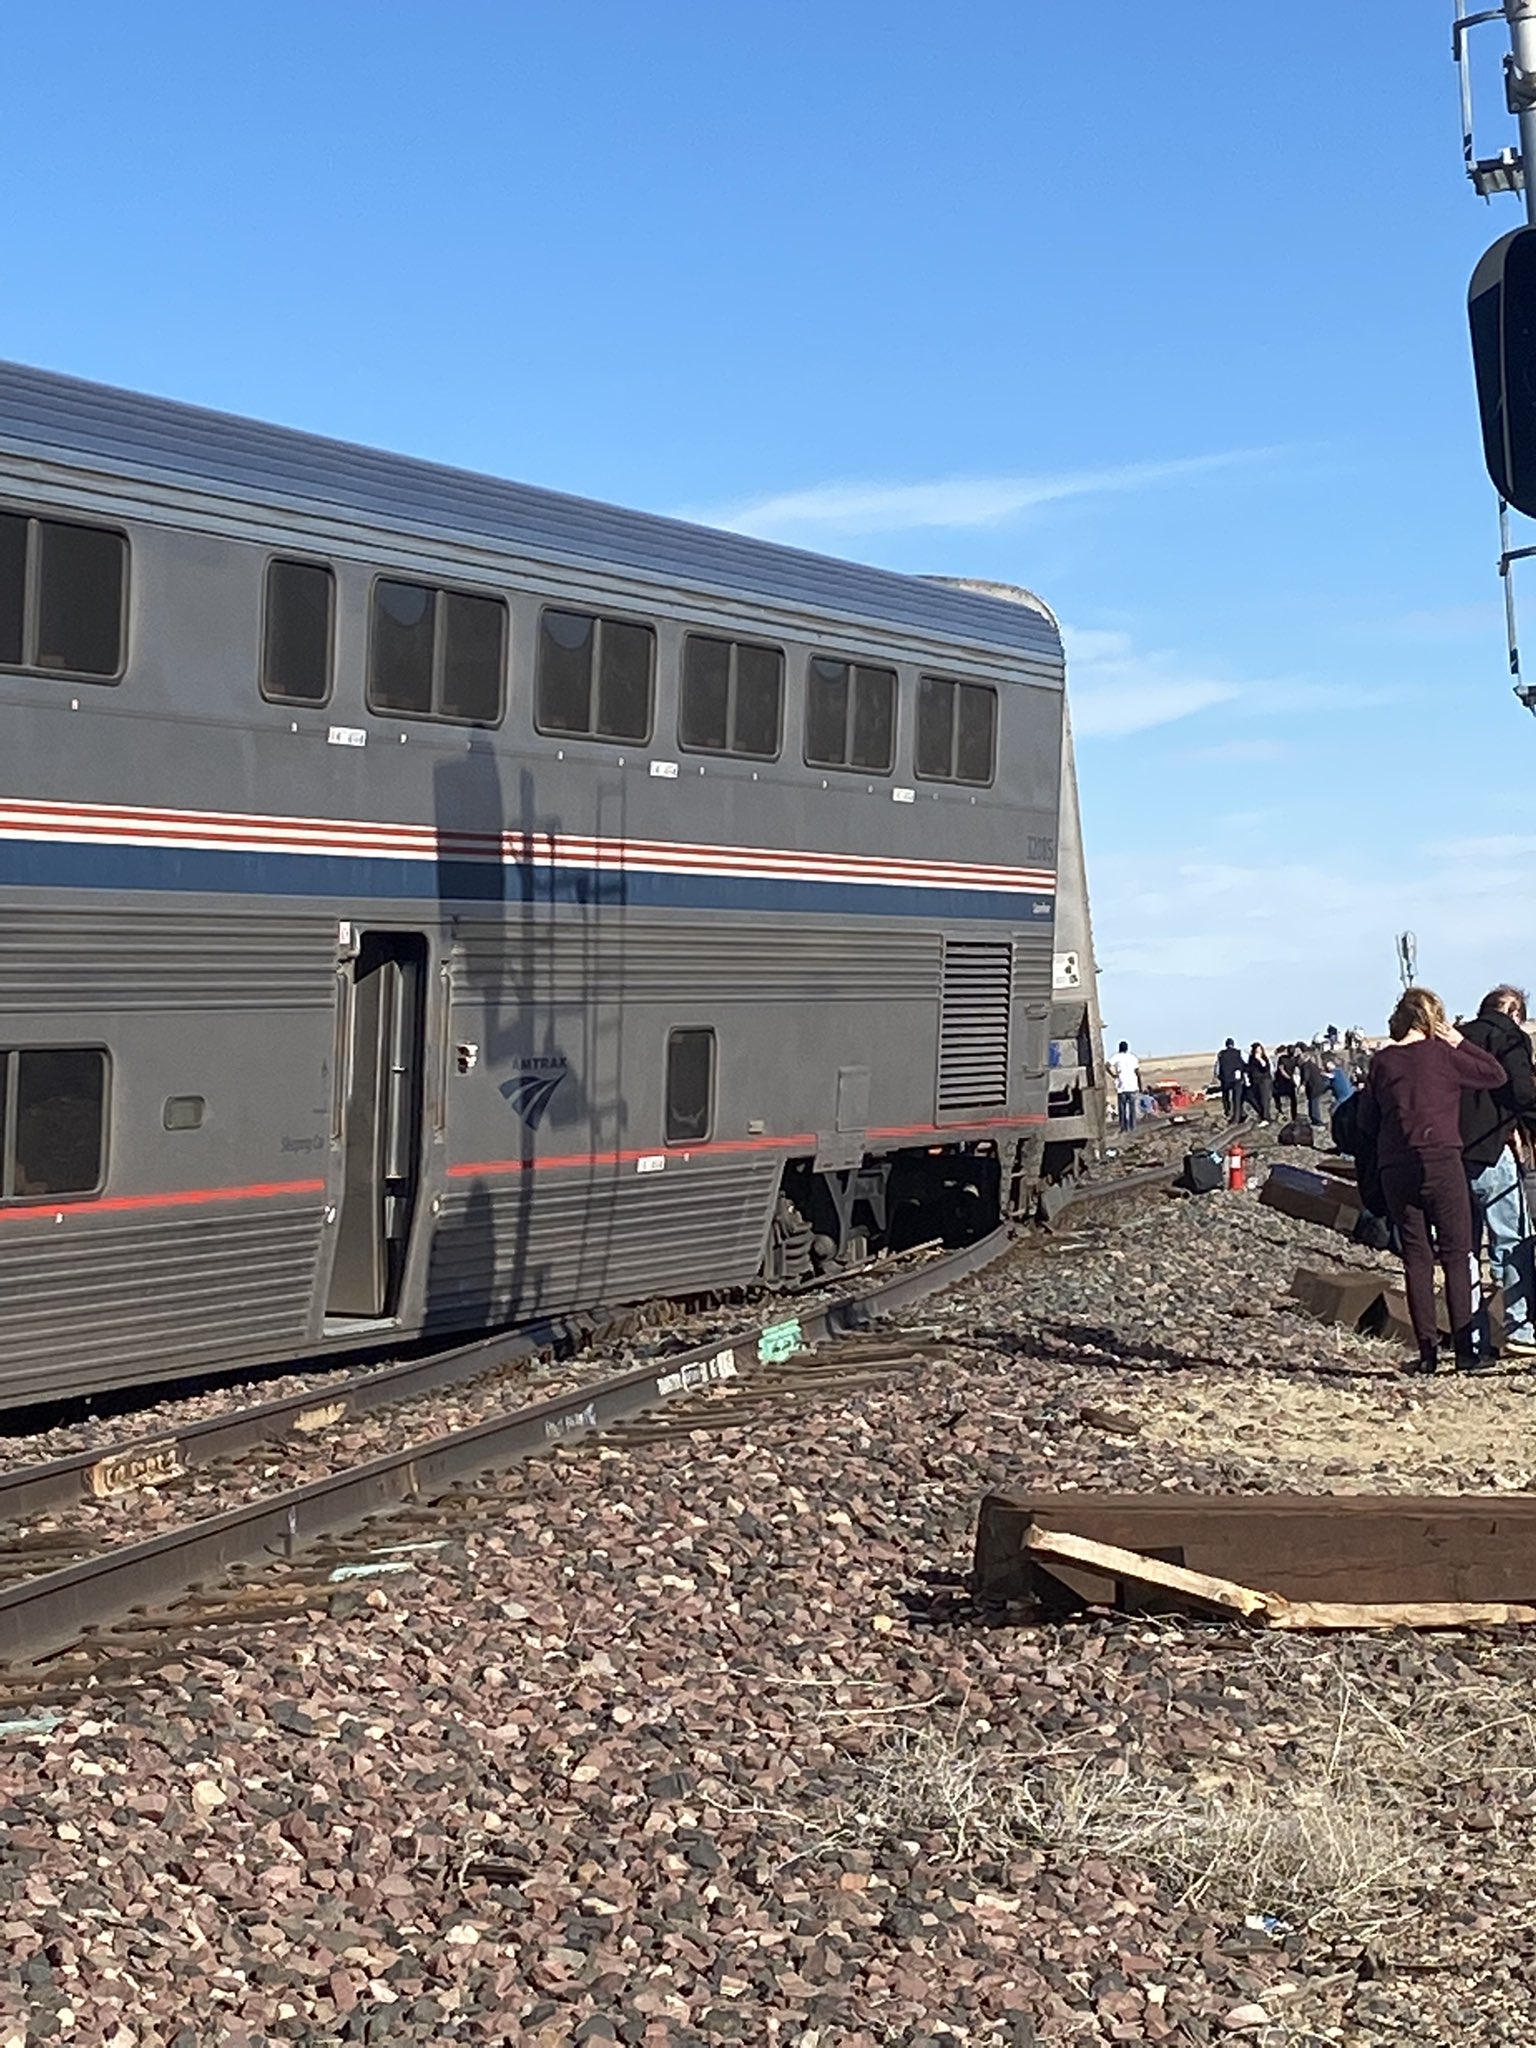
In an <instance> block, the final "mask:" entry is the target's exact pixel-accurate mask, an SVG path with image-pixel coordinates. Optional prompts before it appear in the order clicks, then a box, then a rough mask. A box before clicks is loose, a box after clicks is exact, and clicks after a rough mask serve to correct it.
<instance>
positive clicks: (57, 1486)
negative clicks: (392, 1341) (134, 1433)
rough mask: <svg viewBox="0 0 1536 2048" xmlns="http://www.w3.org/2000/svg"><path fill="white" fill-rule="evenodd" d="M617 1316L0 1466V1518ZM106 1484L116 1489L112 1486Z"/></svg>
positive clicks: (605, 1327) (533, 1332)
mask: <svg viewBox="0 0 1536 2048" xmlns="http://www.w3.org/2000/svg"><path fill="white" fill-rule="evenodd" d="M618 1320H619V1319H618V1317H617V1316H616V1315H612V1314H610V1313H609V1312H606V1311H603V1310H598V1311H595V1312H588V1313H586V1314H584V1315H574V1316H565V1317H558V1318H555V1319H553V1320H550V1321H540V1322H537V1323H529V1324H525V1325H521V1326H519V1327H518V1328H516V1329H511V1330H500V1331H497V1332H495V1333H494V1334H492V1335H491V1336H488V1337H487V1336H482V1337H476V1338H474V1339H473V1340H472V1341H471V1342H469V1343H467V1344H457V1345H455V1346H454V1347H453V1348H452V1349H451V1350H448V1351H434V1352H432V1353H430V1354H429V1355H428V1356H427V1357H425V1358H416V1359H407V1360H406V1361H405V1362H404V1363H403V1364H400V1365H389V1366H381V1367H380V1368H379V1369H378V1370H377V1371H375V1372H360V1373H353V1374H352V1375H350V1376H349V1377H348V1378H345V1379H338V1380H336V1381H335V1382H334V1383H333V1384H331V1385H327V1384H326V1383H325V1382H324V1381H323V1380H322V1381H320V1382H319V1383H318V1384H316V1385H314V1386H311V1387H307V1388H305V1389H303V1390H302V1391H301V1392H299V1393H297V1394H284V1395H281V1396H279V1397H278V1398H277V1399H275V1400H271V1401H262V1402H259V1403H258V1404H257V1405H256V1406H255V1407H250V1408H236V1409H232V1410H231V1411H230V1412H229V1413H228V1414H225V1415H213V1416H209V1417H208V1418H207V1419H206V1420H204V1421H202V1422H188V1423H177V1424H173V1425H172V1427H170V1428H169V1429H160V1430H151V1431H150V1432H149V1433H148V1434H147V1435H145V1436H141V1437H131V1438H125V1439H123V1440H122V1441H120V1442H118V1443H115V1444H112V1445H110V1446H109V1447H108V1448H107V1449H106V1450H90V1451H73V1452H70V1453H69V1454H68V1455H67V1456H65V1457H62V1458H50V1459H48V1460H47V1461H46V1462H45V1463H43V1464H40V1465H25V1466H18V1467H17V1468H16V1469H15V1470H14V1471H11V1472H0V1521H20V1520H21V1519H22V1518H23V1517H24V1516H27V1515H35V1514H41V1513H43V1512H44V1511H45V1510H47V1509H49V1508H55V1507H60V1506H62V1505H63V1504H64V1503H66V1502H68V1501H73V1500H78V1499H79V1498H80V1496H81V1495H82V1494H85V1493H91V1492H93V1491H95V1490H96V1488H95V1484H94V1482H95V1481H96V1479H98V1478H107V1477H109V1476H110V1474H111V1470H112V1468H114V1467H121V1468H123V1476H124V1480H125V1484H126V1483H132V1481H133V1478H134V1475H135V1474H141V1475H142V1477H141V1478H140V1480H139V1483H141V1484H148V1483H150V1482H152V1481H155V1480H156V1479H157V1478H160V1477H171V1476H176V1475H177V1474H179V1473H180V1472H182V1471H186V1470H190V1469H191V1468H192V1467H194V1466H196V1465H206V1464H209V1463H211V1462H212V1461H213V1460H214V1459H216V1458H227V1457H233V1456H235V1455H236V1454H237V1453H239V1452H241V1451H247V1450H250V1449H251V1448H252V1447H253V1446H255V1445H256V1444H263V1443H271V1442H272V1441H273V1440H274V1439H275V1438H277V1437H282V1436H289V1435H293V1434H299V1435H305V1434H313V1435H316V1436H318V1435H320V1434H322V1433H323V1432H324V1431H326V1430H330V1429H334V1428H335V1427H336V1425H337V1424H338V1423H341V1422H346V1421H347V1420H349V1419H350V1418H351V1417H352V1416H354V1415H366V1414H368V1413H370V1412H371V1411H372V1410H374V1409H376V1408H389V1407H393V1406H394V1405H395V1403H396V1402H401V1401H414V1400H417V1399H419V1398H420V1397H421V1396H422V1395H423V1394H435V1393H438V1392H440V1391H441V1390H442V1389H443V1388H444V1387H451V1386H459V1385H461V1384H463V1383H464V1382H465V1381H467V1380H472V1379H477V1378H479V1376H480V1375H481V1374H482V1373H487V1372H496V1371H498V1370H500V1369H501V1368H502V1367H503V1366H508V1365H514V1364H516V1363H517V1362H518V1361H519V1360H521V1359H527V1358H535V1357H537V1356H538V1354H539V1353H540V1352H541V1351H551V1350H558V1349H559V1348H560V1347H561V1346H562V1345H573V1346H580V1345H584V1344H590V1343H594V1342H601V1341H603V1338H604V1335H605V1333H606V1332H609V1331H611V1330H613V1329H615V1328H616V1327H617V1326H618ZM104 1490H107V1491H112V1490H117V1489H115V1488H112V1487H110V1486H109V1487H107V1488H105V1489H104Z"/></svg>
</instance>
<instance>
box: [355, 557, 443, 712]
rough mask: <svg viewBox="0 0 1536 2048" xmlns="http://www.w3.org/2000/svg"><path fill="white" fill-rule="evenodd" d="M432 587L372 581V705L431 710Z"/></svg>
mask: <svg viewBox="0 0 1536 2048" xmlns="http://www.w3.org/2000/svg"><path fill="white" fill-rule="evenodd" d="M432 598H433V593H432V592H431V591H430V590H428V589H427V588H426V586H425V585H424V584H421V583H393V582H386V581H382V580H381V581H380V582H378V583H376V584H375V585H374V587H373V659H372V662H371V665H370V668H369V674H368V702H369V703H370V704H371V705H372V706H373V708H374V710H375V711H404V712H407V713H410V714H412V715H413V716H415V717H417V718H425V717H427V716H428V715H429V714H430V712H431V710H432V642H433V634H434V626H433V613H434V610H435V609H436V608H435V606H434V605H433V602H432Z"/></svg>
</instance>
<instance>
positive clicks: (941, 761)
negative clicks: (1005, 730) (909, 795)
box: [913, 676, 997, 783]
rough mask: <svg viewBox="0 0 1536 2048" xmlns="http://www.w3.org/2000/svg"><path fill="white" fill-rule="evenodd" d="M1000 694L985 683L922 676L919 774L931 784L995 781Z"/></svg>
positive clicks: (917, 764) (918, 700)
mask: <svg viewBox="0 0 1536 2048" xmlns="http://www.w3.org/2000/svg"><path fill="white" fill-rule="evenodd" d="M996 754H997V692H996V690H994V689H992V688H990V687H989V686H988V685H987V684H985V683H952V682H949V681H947V680H946V679H945V678H944V677H943V676H924V677H922V678H921V680H920V681H919V683H918V686H917V757H916V760H915V762H914V764H913V765H914V767H915V768H916V770H917V773H918V774H919V775H921V776H922V777H924V779H925V780H927V781H930V782H976V783H987V782H990V781H991V780H992V776H993V773H994V770H995V768H996Z"/></svg>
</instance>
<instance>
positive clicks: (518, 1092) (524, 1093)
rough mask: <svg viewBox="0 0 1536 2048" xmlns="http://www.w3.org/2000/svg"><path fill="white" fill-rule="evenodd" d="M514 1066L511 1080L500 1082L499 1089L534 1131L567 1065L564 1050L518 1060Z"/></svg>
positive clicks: (566, 1069) (566, 1070) (563, 1076)
mask: <svg viewBox="0 0 1536 2048" xmlns="http://www.w3.org/2000/svg"><path fill="white" fill-rule="evenodd" d="M517 1068H518V1070H517V1072H516V1073H515V1074H514V1075H513V1076H512V1078H511V1080H510V1081H503V1082H502V1084H501V1093H502V1094H503V1095H504V1096H505V1097H506V1099H507V1101H508V1102H509V1103H510V1104H511V1105H512V1107H513V1109H515V1110H516V1111H517V1113H518V1115H519V1116H520V1117H521V1118H522V1120H523V1122H524V1123H525V1124H526V1125H527V1126H528V1128H529V1130H530V1131H536V1130H537V1129H538V1128H539V1125H540V1124H541V1123H542V1122H543V1121H544V1112H545V1110H547V1109H548V1108H549V1105H550V1103H551V1102H552V1101H553V1100H554V1097H555V1090H556V1089H557V1088H558V1087H559V1086H560V1083H561V1082H562V1081H563V1080H564V1079H565V1077H566V1075H567V1073H568V1072H569V1071H570V1069H569V1067H568V1065H567V1063H566V1058H565V1054H564V1053H551V1054H545V1055H542V1056H540V1057H536V1058H532V1059H525V1060H519V1061H518V1063H517Z"/></svg>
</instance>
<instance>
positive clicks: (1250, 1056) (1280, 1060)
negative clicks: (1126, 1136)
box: [1105, 1024, 1365, 1132]
mask: <svg viewBox="0 0 1536 2048" xmlns="http://www.w3.org/2000/svg"><path fill="white" fill-rule="evenodd" d="M1364 1043H1365V1041H1364V1039H1363V1038H1362V1037H1361V1035H1360V1034H1359V1033H1358V1032H1356V1031H1349V1032H1346V1033H1345V1035H1344V1040H1343V1046H1342V1050H1341V1049H1340V1041H1339V1034H1338V1031H1337V1029H1336V1028H1335V1027H1334V1026H1333V1025H1332V1024H1330V1025H1329V1027H1328V1029H1327V1031H1326V1032H1324V1034H1323V1036H1322V1038H1321V1039H1320V1040H1319V1041H1318V1042H1317V1043H1316V1044H1314V1045H1282V1046H1280V1047H1279V1048H1278V1050H1277V1051H1276V1053H1275V1056H1274V1058H1273V1059H1271V1058H1270V1056H1269V1054H1268V1052H1267V1051H1266V1050H1265V1048H1264V1047H1263V1046H1262V1045H1260V1044H1259V1043H1258V1042H1257V1041H1255V1042H1254V1044H1252V1045H1251V1046H1250V1047H1249V1048H1248V1050H1247V1052H1243V1051H1242V1050H1241V1048H1240V1047H1239V1046H1238V1044H1237V1042H1236V1040H1235V1039H1231V1038H1229V1039H1228V1040H1227V1042H1226V1044H1225V1045H1224V1046H1223V1047H1222V1049H1221V1051H1220V1052H1219V1053H1217V1055H1216V1065H1215V1069H1214V1071H1213V1073H1212V1075H1211V1079H1212V1082H1213V1084H1214V1085H1215V1086H1217V1087H1219V1088H1220V1089H1221V1107H1222V1111H1223V1113H1224V1115H1225V1116H1226V1119H1227V1122H1228V1123H1229V1124H1241V1123H1245V1122H1246V1121H1247V1119H1248V1116H1249V1113H1250V1112H1251V1113H1252V1115H1253V1116H1254V1118H1255V1119H1256V1121H1257V1122H1258V1123H1260V1124H1271V1123H1273V1122H1274V1121H1275V1120H1276V1118H1277V1117H1278V1118H1279V1119H1280V1120H1281V1121H1282V1122H1285V1121H1288V1120H1293V1119H1295V1118H1296V1117H1297V1116H1298V1115H1299V1113H1300V1112H1299V1109H1298V1104H1299V1103H1301V1102H1303V1101H1305V1103H1306V1105H1307V1118H1308V1121H1309V1122H1310V1123H1311V1125H1312V1127H1313V1129H1314V1130H1322V1129H1323V1127H1324V1125H1325V1124H1326V1122H1327V1120H1328V1117H1329V1116H1330V1115H1331V1114H1332V1112H1333V1111H1334V1110H1335V1109H1336V1108H1337V1107H1338V1105H1339V1104H1340V1103H1341V1102H1343V1101H1344V1100H1345V1099H1346V1097H1348V1096H1349V1095H1351V1094H1353V1092H1354V1087H1355V1074H1356V1073H1357V1072H1363V1071H1364ZM1105 1064H1106V1065H1107V1066H1108V1068H1109V1071H1110V1073H1111V1074H1112V1075H1113V1076H1114V1081H1115V1100H1116V1105H1117V1107H1118V1110H1119V1117H1120V1128H1121V1130H1122V1131H1127V1132H1128V1131H1134V1130H1135V1128H1136V1120H1137V1115H1138V1105H1139V1103H1140V1101H1141V1061H1140V1060H1139V1059H1138V1058H1137V1056H1136V1054H1135V1053H1133V1052H1132V1051H1131V1048H1130V1045H1129V1043H1128V1041H1127V1040H1125V1039H1123V1038H1122V1039H1121V1041H1120V1045H1119V1049H1118V1051H1116V1052H1114V1053H1112V1054H1111V1055H1110V1057H1109V1059H1108V1060H1107V1061H1106V1062H1105Z"/></svg>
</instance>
